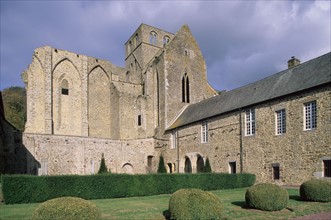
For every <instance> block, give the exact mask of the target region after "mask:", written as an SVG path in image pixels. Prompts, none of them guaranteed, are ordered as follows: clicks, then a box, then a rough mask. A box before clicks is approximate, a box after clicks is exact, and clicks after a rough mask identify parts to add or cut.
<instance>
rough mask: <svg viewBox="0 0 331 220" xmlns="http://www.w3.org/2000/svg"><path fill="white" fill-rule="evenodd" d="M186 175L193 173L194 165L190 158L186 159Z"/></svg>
mask: <svg viewBox="0 0 331 220" xmlns="http://www.w3.org/2000/svg"><path fill="white" fill-rule="evenodd" d="M184 172H185V173H192V164H191V160H190V158H189V157H185V166H184Z"/></svg>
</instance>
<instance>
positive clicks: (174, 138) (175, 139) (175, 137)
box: [170, 131, 177, 149]
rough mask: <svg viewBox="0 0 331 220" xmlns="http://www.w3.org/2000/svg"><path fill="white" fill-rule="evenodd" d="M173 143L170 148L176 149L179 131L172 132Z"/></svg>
mask: <svg viewBox="0 0 331 220" xmlns="http://www.w3.org/2000/svg"><path fill="white" fill-rule="evenodd" d="M170 139H171V144H170V148H171V149H176V148H177V131H173V132H172V133H171V138H170Z"/></svg>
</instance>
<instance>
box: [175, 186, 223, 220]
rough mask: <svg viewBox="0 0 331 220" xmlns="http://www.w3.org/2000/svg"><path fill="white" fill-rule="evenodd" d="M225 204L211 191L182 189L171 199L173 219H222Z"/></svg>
mask: <svg viewBox="0 0 331 220" xmlns="http://www.w3.org/2000/svg"><path fill="white" fill-rule="evenodd" d="M222 208H223V204H222V202H221V200H220V199H219V198H218V197H217V196H216V195H214V194H212V193H210V192H205V191H203V190H200V189H180V190H178V191H176V192H175V193H174V194H172V195H171V197H170V199H169V212H170V214H171V219H177V220H181V219H185V220H186V219H221V214H222Z"/></svg>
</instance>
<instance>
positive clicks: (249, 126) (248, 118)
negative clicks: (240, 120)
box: [245, 109, 255, 136]
mask: <svg viewBox="0 0 331 220" xmlns="http://www.w3.org/2000/svg"><path fill="white" fill-rule="evenodd" d="M254 134H255V109H248V110H246V112H245V135H246V136H251V135H254Z"/></svg>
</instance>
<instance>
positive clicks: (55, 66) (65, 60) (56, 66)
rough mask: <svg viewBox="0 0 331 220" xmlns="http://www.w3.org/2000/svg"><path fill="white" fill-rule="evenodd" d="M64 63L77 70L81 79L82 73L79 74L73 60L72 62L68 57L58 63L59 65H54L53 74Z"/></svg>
mask: <svg viewBox="0 0 331 220" xmlns="http://www.w3.org/2000/svg"><path fill="white" fill-rule="evenodd" d="M63 62H69V63H70V64H71V65H72V66H73V67H74V68H75V70H76V71H77V73H78V75H79V77H81V74H80V72H79V70H78V68H77V66H76V65H75V64H74V62H72V60H70V59H69V58H67V57H65V58H63V59H61V60H60V61H59V62H57V63H56V64H55V65H54V67H53V71H52V72H53V73H54V71H55V70H56V68H58V66H59V65H61V64H62V63H63Z"/></svg>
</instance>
